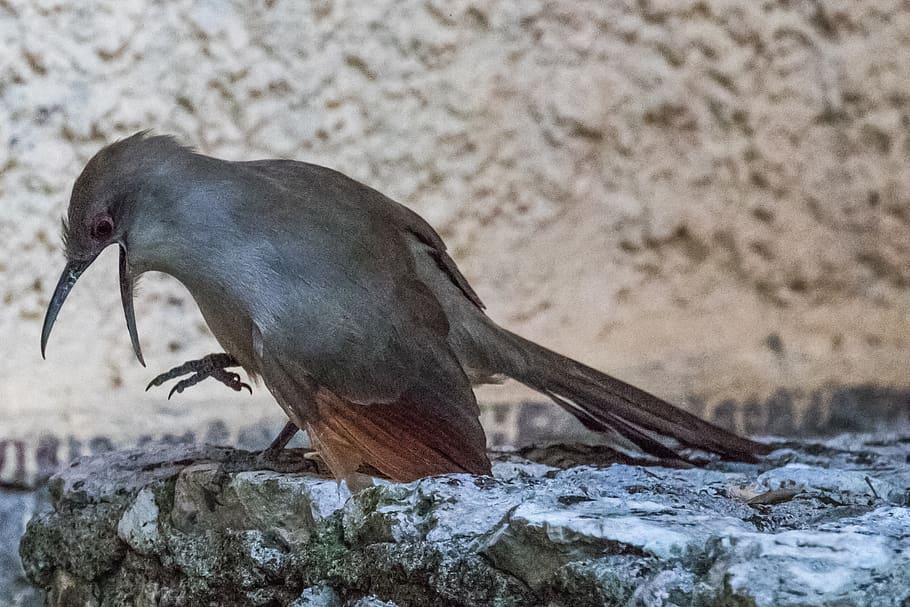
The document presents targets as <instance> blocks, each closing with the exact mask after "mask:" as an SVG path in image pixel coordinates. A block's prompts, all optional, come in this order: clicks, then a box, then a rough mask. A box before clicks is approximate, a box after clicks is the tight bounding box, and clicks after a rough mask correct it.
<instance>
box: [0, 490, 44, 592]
mask: <svg viewBox="0 0 910 607" xmlns="http://www.w3.org/2000/svg"><path fill="white" fill-rule="evenodd" d="M49 502H50V500H49V499H48V495H47V491H39V492H32V493H26V492H23V491H4V490H2V489H0V605H9V606H11V607H38V606H39V605H41V604H42V600H41V594H42V593H41V592H40V591H39V590H38V589H37V588H35V587H33V586H32V585H31V584H29V583H28V580H27V579H26V578H25V572H24V571H23V570H22V563H21V561H20V560H19V555H18V553H17V550H16V547H17V546H18V544H19V539H20V538H21V537H22V534H23V532H24V531H25V524H26V522H27V521H28V519H29V518H31V517H32V515H33V514H34V513H35V512H39V511H41V510H47V509H48V508H49Z"/></svg>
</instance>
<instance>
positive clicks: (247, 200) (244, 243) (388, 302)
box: [41, 132, 768, 481]
mask: <svg viewBox="0 0 910 607" xmlns="http://www.w3.org/2000/svg"><path fill="white" fill-rule="evenodd" d="M63 236H64V243H65V252H66V267H65V269H64V271H63V275H62V276H61V277H60V281H59V283H58V284H57V287H56V290H55V291H54V294H53V297H52V299H51V301H50V304H49V306H48V310H47V315H46V317H45V321H44V328H43V331H42V335H41V351H42V355H43V354H44V350H45V346H46V344H47V339H48V336H49V335H50V331H51V328H52V327H53V324H54V321H55V319H56V317H57V314H58V312H59V311H60V308H61V306H62V305H63V302H64V300H65V299H66V296H67V295H68V294H69V292H70V290H71V289H72V288H73V285H74V284H75V283H76V280H77V279H78V278H79V276H80V275H81V274H82V273H83V272H84V271H85V269H86V268H88V266H89V265H90V264H91V263H92V261H94V260H95V258H97V257H98V255H99V253H101V251H102V250H104V249H105V248H106V247H108V246H109V245H113V244H116V245H118V246H119V247H120V292H121V295H122V299H123V309H124V312H125V314H126V321H127V327H128V329H129V334H130V338H131V340H132V344H133V348H134V350H135V353H136V356H137V357H138V358H139V361H140V362H142V354H141V351H140V348H139V339H138V335H137V331H136V323H135V318H134V313H133V295H132V287H133V283H134V281H135V279H136V277H138V276H139V275H141V274H142V273H143V272H148V271H150V270H152V271H158V272H164V273H167V274H170V275H171V276H173V277H175V278H176V279H177V280H179V281H180V282H181V283H183V285H184V286H185V287H186V288H187V289H188V290H189V292H190V294H191V295H192V296H193V298H194V299H195V301H196V303H197V304H198V306H199V309H200V310H201V312H202V315H203V317H204V318H205V321H206V323H208V326H209V328H210V329H211V331H212V333H213V334H214V336H215V337H216V338H217V340H218V342H219V343H220V345H221V346H222V347H223V348H224V350H225V353H223V354H214V355H211V356H208V357H205V358H204V359H202V360H199V361H191V362H189V363H186V364H185V365H182V366H181V367H177V368H176V369H174V370H172V371H170V372H168V373H164V374H162V375H161V376H159V377H157V378H156V379H155V380H153V382H152V385H159V384H161V383H162V382H164V381H166V380H167V379H172V378H175V377H179V376H180V375H185V374H188V373H192V374H193V375H192V376H191V377H189V378H188V379H185V380H183V381H182V382H180V383H179V384H178V385H177V386H176V387H175V389H177V390H178V391H180V390H182V389H184V388H185V387H187V386H189V385H191V384H193V383H196V382H198V381H199V380H200V379H203V378H205V377H214V378H215V379H219V380H220V381H223V382H224V383H226V384H228V385H229V386H231V387H232V388H234V389H235V390H239V389H241V388H243V387H248V386H246V384H244V383H242V382H241V381H240V378H239V376H238V375H237V374H235V373H232V372H228V371H226V369H227V368H229V367H231V366H240V367H242V368H243V369H244V370H245V371H246V372H247V373H248V374H249V376H250V377H251V378H254V379H255V378H257V377H261V378H262V379H263V380H264V382H265V385H266V386H267V387H268V389H269V390H270V391H271V393H272V395H274V397H275V399H276V400H277V401H278V404H279V405H280V406H281V408H282V409H283V410H284V412H285V413H286V414H287V416H288V418H289V420H290V421H289V422H288V425H287V426H286V427H285V429H284V430H283V431H282V433H281V435H280V436H279V437H278V438H277V439H276V440H275V442H274V443H273V445H272V448H271V450H272V451H273V452H274V450H276V449H280V448H282V447H283V446H284V445H285V444H286V443H287V441H288V440H289V439H290V437H291V436H292V435H293V434H294V432H296V431H297V429H298V428H299V429H303V430H306V432H307V433H308V434H309V438H310V441H311V444H312V445H313V446H314V448H315V449H316V450H317V451H318V452H319V454H320V456H321V457H322V459H324V461H325V462H326V464H327V465H328V467H329V469H330V470H331V472H332V473H333V474H334V476H335V477H336V478H338V479H339V480H340V479H347V478H351V477H352V475H353V474H354V472H355V471H356V470H357V468H358V467H359V466H361V465H368V466H372V467H373V468H375V469H376V470H378V471H379V472H380V473H382V474H384V475H387V476H388V477H390V478H391V479H394V480H397V481H410V480H413V479H417V478H420V477H423V476H427V475H433V474H441V473H447V472H468V473H473V474H489V473H490V461H489V459H488V457H487V452H486V441H485V437H484V432H483V429H482V428H481V425H480V421H479V419H478V416H479V409H478V406H477V402H476V400H475V397H474V393H473V389H472V386H473V385H476V384H482V383H486V382H493V381H498V378H501V377H503V376H505V377H511V378H514V379H516V380H518V381H519V382H521V383H523V384H525V385H527V386H529V387H531V388H533V389H535V390H537V391H538V392H540V393H542V394H544V395H546V396H547V397H549V398H551V399H552V400H553V401H555V402H556V403H557V404H559V405H560V406H562V407H564V408H565V409H566V410H568V411H569V412H570V413H572V414H573V415H574V416H575V417H577V418H578V419H579V420H580V421H581V423H583V424H584V425H585V426H586V427H587V428H590V429H593V430H598V431H601V432H607V433H610V434H612V435H613V437H614V438H615V439H617V440H619V441H622V444H625V445H627V446H630V445H634V446H637V447H638V448H639V449H640V450H641V451H644V452H645V453H648V454H651V455H653V456H657V457H659V458H665V459H666V458H670V459H675V460H677V461H678V460H681V459H682V460H684V459H685V458H686V455H685V453H684V450H685V449H687V448H693V449H697V450H703V451H707V452H712V453H715V454H719V455H720V456H721V457H724V458H728V459H734V460H743V461H753V460H754V459H755V457H756V456H757V455H760V454H764V453H766V452H767V451H768V449H767V447H766V446H765V445H762V444H760V443H757V442H754V441H751V440H748V439H746V438H742V437H740V436H737V435H735V434H732V433H731V432H728V431H726V430H724V429H722V428H719V427H717V426H715V425H713V424H710V423H708V422H706V421H703V420H701V419H699V418H698V417H695V416H694V415H691V414H689V413H686V412H685V411H682V410H681V409H678V408H676V407H674V406H672V405H670V404H668V403H666V402H664V401H663V400H661V399H659V398H657V397H655V396H652V395H651V394H648V393H647V392H644V391H643V390H640V389H638V388H635V387H633V386H631V385H629V384H626V383H624V382H622V381H619V380H617V379H614V378H613V377H610V376H608V375H606V374H604V373H602V372H600V371H597V370H595V369H592V368H591V367H588V366H586V365H583V364H581V363H579V362H576V361H574V360H572V359H570V358H567V357H565V356H562V355H560V354H557V353H555V352H552V351H551V350H548V349H546V348H544V347H542V346H540V345H537V344H536V343H534V342H531V341H528V340H526V339H523V338H522V337H519V336H518V335H515V334H514V333H511V332H509V331H507V330H506V329H503V328H502V327H500V326H498V325H497V324H496V323H495V322H493V321H492V320H491V319H490V318H489V317H488V316H487V315H486V314H485V313H484V307H483V304H482V303H481V301H480V299H479V298H478V297H477V294H476V293H475V292H474V290H473V289H472V288H471V286H470V285H469V284H468V282H467V280H465V277H464V276H463V275H462V274H461V272H460V271H459V270H458V267H457V266H456V265H455V262H454V261H453V260H452V258H451V257H449V255H448V253H446V247H445V245H444V244H443V242H442V240H441V239H440V237H439V235H438V234H437V233H436V232H435V231H434V230H433V228H431V227H430V225H429V224H427V222H426V221H424V220H423V219H421V218H420V217H419V216H418V215H417V214H416V213H414V212H413V211H411V210H409V209H408V208H406V207H404V206H402V205H400V204H398V203H396V202H395V201H393V200H391V199H389V198H387V197H386V196H383V195H382V194H380V193H379V192H377V191H376V190H373V189H371V188H369V187H367V186H365V185H363V184H361V183H358V182H357V181H354V180H353V179H351V178H349V177H346V176H344V175H342V174H341V173H338V172H336V171H333V170H331V169H328V168H324V167H321V166H316V165H313V164H307V163H304V162H296V161H293V160H256V161H251V162H230V161H226V160H220V159H218V158H212V157H209V156H205V155H202V154H199V153H196V152H194V151H193V150H192V149H190V148H187V147H184V146H182V145H180V144H179V143H178V142H177V141H176V140H175V139H174V138H172V137H167V136H151V135H149V134H148V133H147V132H141V133H138V134H136V135H133V136H132V137H129V138H127V139H124V140H121V141H118V142H116V143H113V144H111V145H109V146H107V147H105V148H103V149H102V150H101V151H99V152H98V153H97V154H96V155H95V156H94V157H93V158H92V159H91V160H90V161H89V163H88V164H87V166H86V167H85V169H84V170H83V171H82V174H81V175H80V176H79V178H78V179H77V180H76V183H75V185H74V187H73V192H72V197H71V199H70V204H69V210H68V213H67V218H66V220H65V221H64V227H63ZM143 364H144V363H143Z"/></svg>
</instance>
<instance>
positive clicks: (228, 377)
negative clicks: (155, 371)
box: [145, 353, 253, 400]
mask: <svg viewBox="0 0 910 607" xmlns="http://www.w3.org/2000/svg"><path fill="white" fill-rule="evenodd" d="M239 364H240V363H238V362H237V359H235V358H234V357H233V356H231V355H230V354H227V353H221V354H209V355H208V356H205V357H203V358H200V359H199V360H191V361H188V362H185V363H183V364H182V365H180V366H178V367H174V368H173V369H171V370H170V371H165V372H164V373H161V374H160V375H158V376H157V377H155V378H154V379H153V380H152V381H150V382H149V384H148V386H146V388H145V389H146V391H148V390H149V389H151V388H152V387H155V386H160V385H162V384H163V383H164V382H166V381H169V380H171V379H176V378H178V377H181V376H183V375H188V374H191V375H190V376H189V377H186V378H184V379H181V380H180V381H178V382H177V384H176V385H174V387H173V388H171V391H170V392H169V393H168V395H167V398H168V400H170V399H171V397H172V396H173V395H174V394H180V393H181V392H183V391H184V390H185V389H187V388H189V387H190V386H195V385H196V384H198V383H199V382H201V381H202V380H204V379H205V378H207V377H211V378H214V379H217V380H218V381H220V382H221V383H223V384H224V385H226V386H227V387H229V388H231V389H232V390H235V391H237V392H240V391H241V390H242V389H244V388H246V389H247V390H248V391H249V393H250V394H252V393H253V388H251V387H250V386H249V384H246V383H244V382H242V381H241V380H240V375H238V374H237V373H233V372H230V371H226V370H225V369H226V368H227V367H236V366H238V365H239Z"/></svg>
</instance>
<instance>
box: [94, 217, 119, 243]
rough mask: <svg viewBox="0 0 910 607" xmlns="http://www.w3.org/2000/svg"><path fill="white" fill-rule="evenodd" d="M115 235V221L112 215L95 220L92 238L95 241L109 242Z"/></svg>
mask: <svg viewBox="0 0 910 607" xmlns="http://www.w3.org/2000/svg"><path fill="white" fill-rule="evenodd" d="M113 233H114V220H113V219H112V218H111V216H110V215H101V216H99V217H96V218H95V221H94V223H93V224H92V238H93V239H94V240H99V241H100V240H107V239H108V238H110V237H111V234H113Z"/></svg>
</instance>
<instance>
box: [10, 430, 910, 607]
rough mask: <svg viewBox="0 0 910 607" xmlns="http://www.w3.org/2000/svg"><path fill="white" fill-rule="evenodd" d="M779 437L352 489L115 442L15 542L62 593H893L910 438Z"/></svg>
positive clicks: (295, 596)
mask: <svg viewBox="0 0 910 607" xmlns="http://www.w3.org/2000/svg"><path fill="white" fill-rule="evenodd" d="M778 447H779V448H778V449H777V450H776V451H775V452H774V453H773V454H772V455H771V456H769V457H768V458H766V460H765V461H764V462H763V463H762V464H759V465H743V464H723V463H717V462H707V464H706V468H692V469H673V468H667V467H655V466H643V465H640V464H638V463H634V462H633V463H624V464H613V465H602V464H605V463H607V462H608V461H610V457H608V456H606V455H605V454H604V452H603V451H602V450H597V449H581V448H578V449H573V448H565V447H555V448H549V449H532V450H527V451H525V452H522V453H520V454H519V453H516V454H502V455H500V456H499V457H498V461H497V463H496V464H495V466H494V477H493V478H486V477H472V476H467V475H450V476H443V477H436V478H427V479H424V480H420V481H417V482H414V483H410V484H392V483H381V484H379V485H377V486H375V487H372V488H369V489H366V490H364V491H362V492H360V493H358V494H357V495H354V496H353V497H350V496H348V495H347V494H346V492H345V491H344V490H343V489H339V487H338V486H337V485H336V484H335V483H334V482H333V481H331V480H326V479H325V478H321V477H320V476H318V475H317V474H305V473H294V474H292V473H278V472H273V471H263V470H256V469H252V468H255V465H254V464H255V461H256V460H255V458H253V457H251V456H250V454H248V453H245V452H240V451H233V450H229V449H221V448H212V447H209V448H204V449H196V450H180V449H179V448H175V447H166V448H165V447H163V448H159V449H157V450H155V449H151V450H143V451H125V452H117V453H111V454H106V455H103V456H97V457H89V458H84V459H82V460H79V461H77V462H76V463H74V464H73V465H72V466H71V467H70V468H68V469H67V470H65V471H64V472H62V473H60V474H59V475H57V476H56V477H54V478H53V479H52V481H51V493H52V496H53V510H52V511H51V512H48V513H46V514H44V515H41V516H38V517H36V518H35V519H34V520H32V522H31V523H30V524H29V526H28V530H27V532H26V534H25V536H24V538H23V540H22V545H21V555H22V559H23V564H24V566H25V570H26V572H27V574H28V576H29V578H30V579H31V580H32V581H33V582H34V583H35V584H37V585H39V586H41V587H43V588H44V589H46V590H47V591H48V593H49V594H48V604H50V605H65V606H70V605H73V606H75V605H79V606H96V605H97V606H107V605H110V606H114V605H143V606H144V605H162V606H177V605H188V606H189V605H193V606H197V605H227V606H235V605H236V606H239V605H257V606H266V605H268V606H273V605H274V606H294V607H302V606H305V605H310V606H316V605H321V606H329V605H332V606H339V607H340V606H342V605H358V606H360V607H367V606H369V605H387V604H391V605H400V606H406V605H498V606H509V605H552V606H562V605H565V606H572V607H582V606H586V605H648V606H650V605H680V606H682V605H687V606H688V605H705V606H708V605H736V606H749V605H755V606H760V605H775V606H783V605H831V604H837V605H878V606H886V605H895V606H897V605H907V604H908V601H910V508H908V499H910V494H908V491H910V466H908V458H910V439H908V438H899V437H888V438H882V437H875V438H873V437H865V438H863V437H856V436H854V437H845V438H842V439H840V440H833V441H828V442H825V443H818V444H808V443H803V444H780V445H778ZM579 462H585V463H587V464H588V465H577V464H578V463H579ZM592 464H601V465H592Z"/></svg>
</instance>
